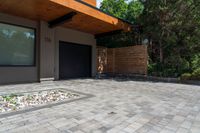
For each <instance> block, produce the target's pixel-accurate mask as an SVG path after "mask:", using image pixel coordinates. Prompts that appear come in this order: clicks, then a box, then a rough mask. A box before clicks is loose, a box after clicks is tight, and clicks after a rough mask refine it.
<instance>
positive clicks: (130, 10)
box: [100, 0, 144, 23]
mask: <svg viewBox="0 0 200 133" xmlns="http://www.w3.org/2000/svg"><path fill="white" fill-rule="evenodd" d="M100 9H101V10H102V11H104V12H107V13H109V14H111V15H114V16H116V17H119V18H121V19H125V20H127V21H129V22H132V23H135V22H136V19H137V18H138V17H139V16H140V15H141V14H142V12H143V10H144V6H143V4H142V3H141V2H140V1H137V0H131V1H130V2H128V0H103V2H102V3H101V6H100Z"/></svg>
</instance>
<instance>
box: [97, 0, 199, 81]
mask: <svg viewBox="0 0 200 133" xmlns="http://www.w3.org/2000/svg"><path fill="white" fill-rule="evenodd" d="M101 9H102V10H103V11H105V12H108V13H110V14H112V15H115V16H117V17H120V18H122V19H126V20H128V21H130V22H132V23H135V24H137V23H140V24H141V25H142V26H143V34H142V37H143V38H147V39H148V40H149V44H150V46H149V55H150V60H151V61H150V63H149V66H148V68H149V69H148V70H149V74H150V75H153V76H164V77H179V76H181V75H182V74H183V73H192V72H193V73H192V77H198V68H200V54H199V51H200V15H199V14H200V2H199V0H173V1H168V0H131V1H129V2H127V1H126V0H104V1H103V2H102V5H101ZM135 36H137V35H136V34H132V33H131V34H129V35H128V34H121V35H116V36H112V37H107V38H106V39H105V38H102V39H99V40H100V41H99V40H97V42H99V43H98V44H105V45H106V46H108V47H121V46H122V45H123V44H125V45H124V46H129V45H130V43H131V44H134V43H135V42H136V41H135V38H134V37H135Z"/></svg>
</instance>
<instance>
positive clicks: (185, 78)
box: [181, 73, 192, 80]
mask: <svg viewBox="0 0 200 133" xmlns="http://www.w3.org/2000/svg"><path fill="white" fill-rule="evenodd" d="M191 77H192V74H191V73H184V74H182V75H181V80H190V79H191Z"/></svg>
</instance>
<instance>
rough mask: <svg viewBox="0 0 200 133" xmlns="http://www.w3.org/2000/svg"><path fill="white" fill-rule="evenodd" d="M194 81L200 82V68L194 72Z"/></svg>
mask: <svg viewBox="0 0 200 133" xmlns="http://www.w3.org/2000/svg"><path fill="white" fill-rule="evenodd" d="M192 79H193V80H200V68H198V69H196V70H194V72H193V73H192Z"/></svg>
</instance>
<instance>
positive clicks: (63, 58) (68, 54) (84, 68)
mask: <svg viewBox="0 0 200 133" xmlns="http://www.w3.org/2000/svg"><path fill="white" fill-rule="evenodd" d="M59 77H60V79H69V78H83V77H91V46H87V45H79V44H74V43H67V42H60V46H59Z"/></svg>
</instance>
